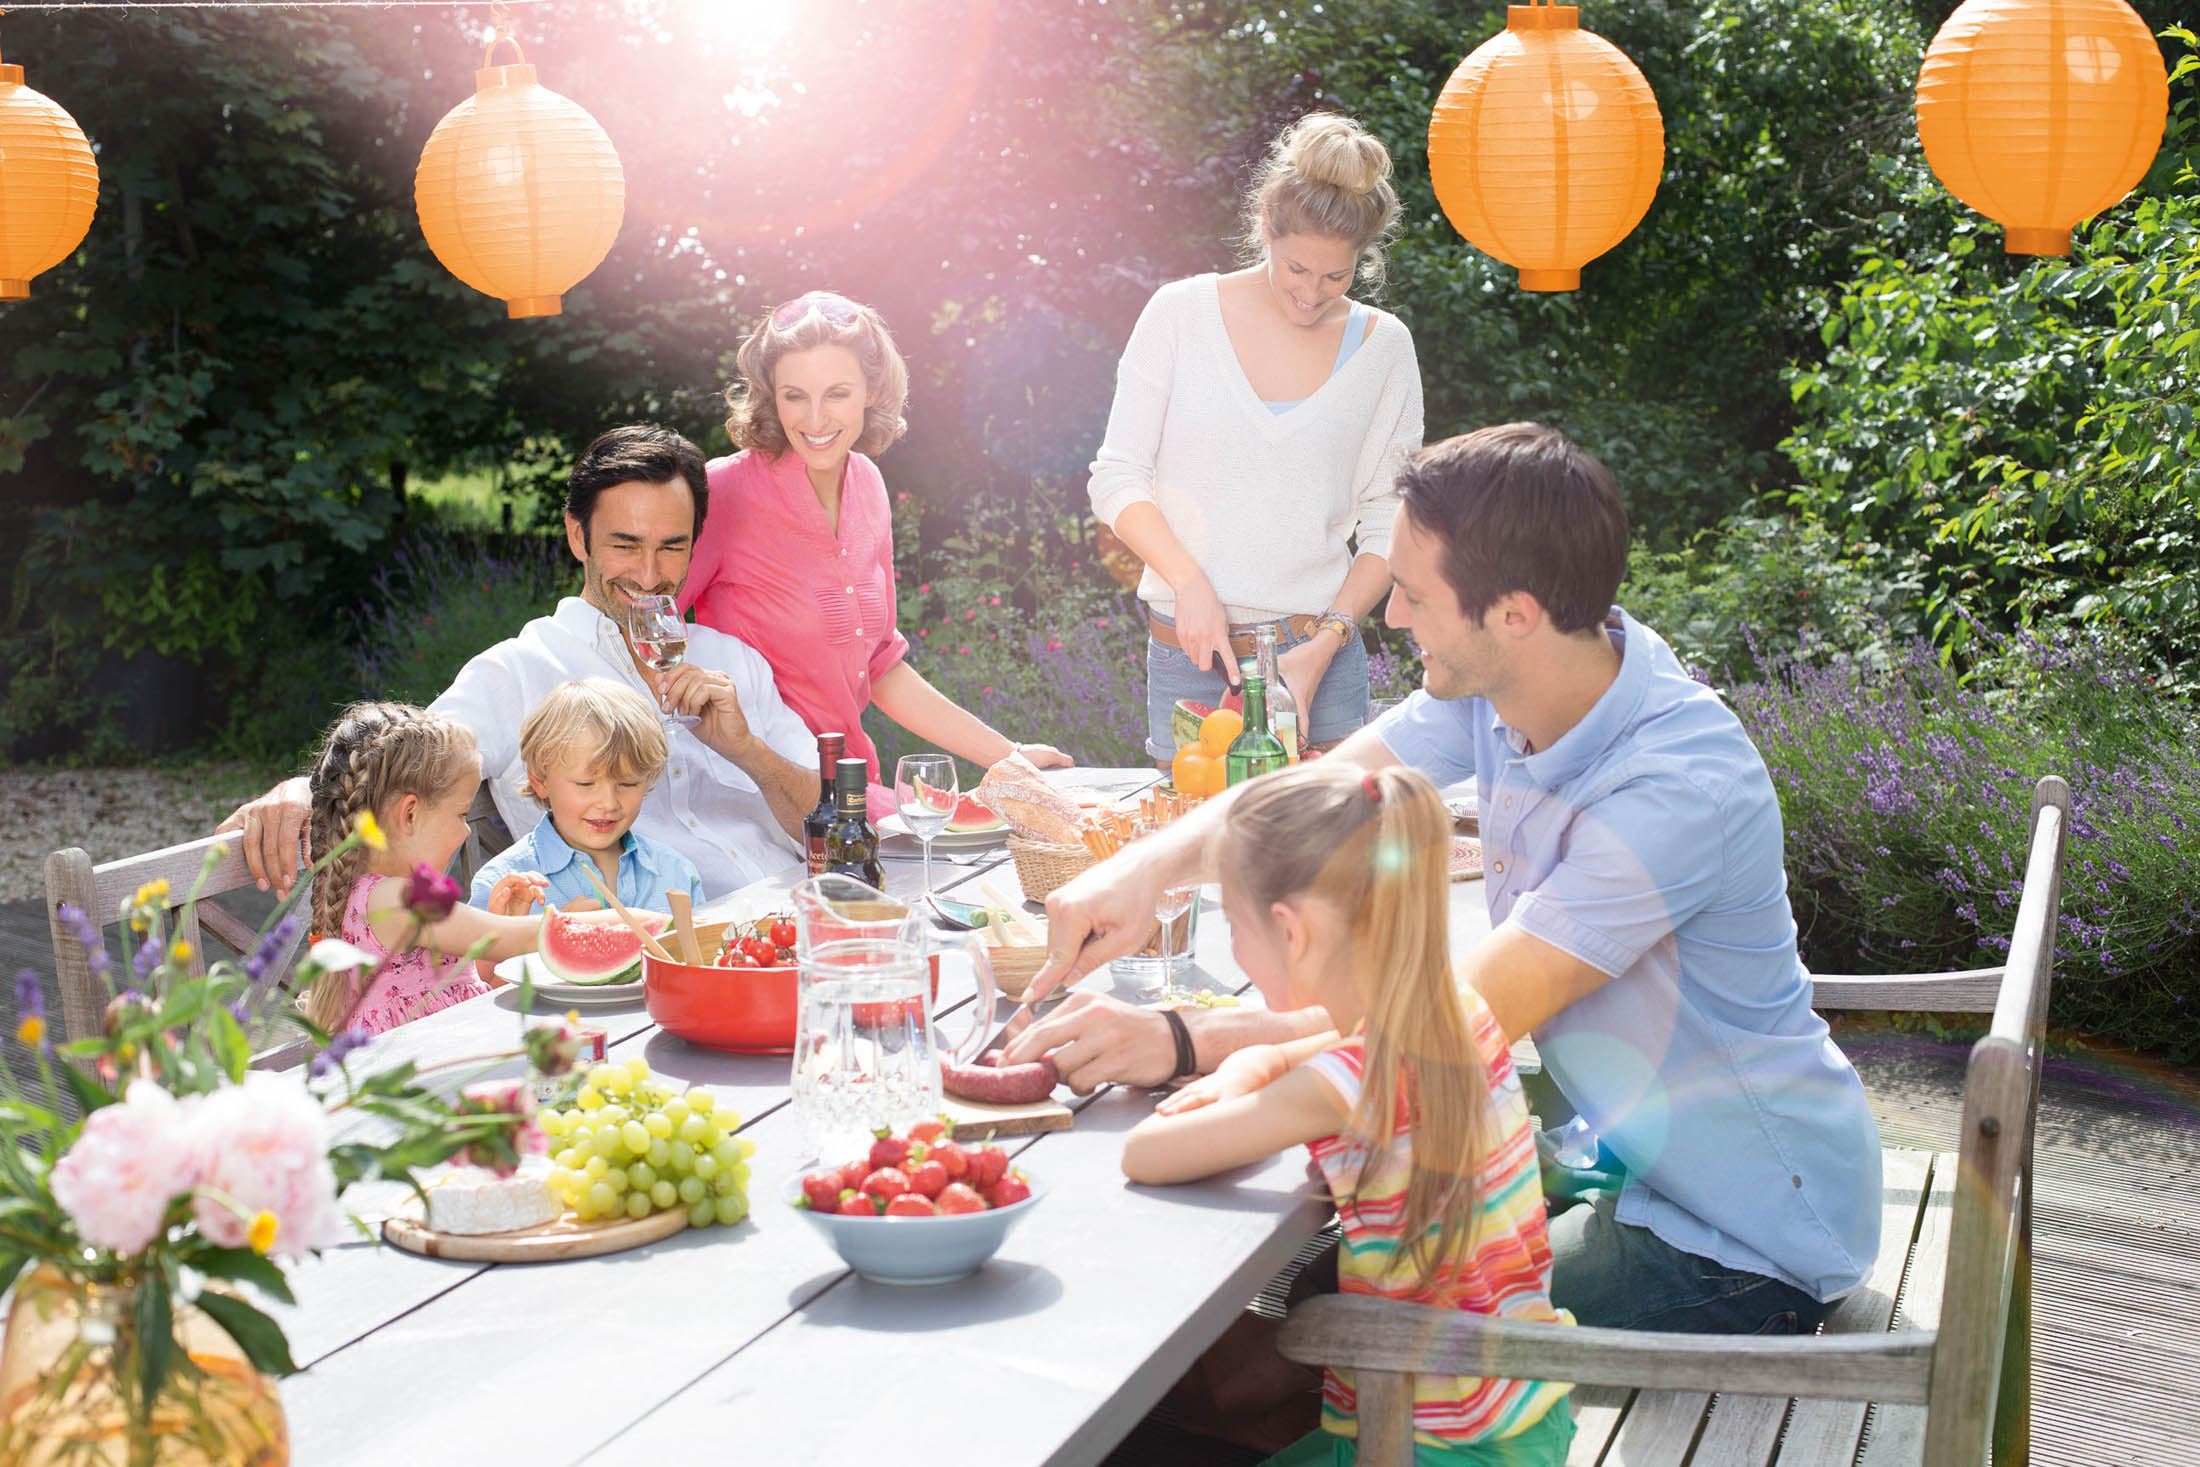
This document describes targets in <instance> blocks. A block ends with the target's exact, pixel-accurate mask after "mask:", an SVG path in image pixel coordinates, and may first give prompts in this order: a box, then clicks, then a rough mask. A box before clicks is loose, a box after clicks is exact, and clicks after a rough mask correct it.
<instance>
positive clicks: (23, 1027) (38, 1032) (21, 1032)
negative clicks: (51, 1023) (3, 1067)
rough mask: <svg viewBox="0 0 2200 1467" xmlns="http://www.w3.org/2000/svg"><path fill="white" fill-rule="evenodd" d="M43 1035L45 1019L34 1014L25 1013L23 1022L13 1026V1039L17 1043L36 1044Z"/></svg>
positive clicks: (44, 1033)
mask: <svg viewBox="0 0 2200 1467" xmlns="http://www.w3.org/2000/svg"><path fill="white" fill-rule="evenodd" d="M45 1037H46V1021H45V1020H44V1019H41V1018H40V1017H38V1015H36V1014H28V1015H26V1016H25V1017H24V1019H23V1022H22V1023H20V1024H18V1025H16V1026H15V1039H16V1042H17V1043H18V1044H36V1043H37V1042H38V1041H39V1040H41V1039H44V1038H45Z"/></svg>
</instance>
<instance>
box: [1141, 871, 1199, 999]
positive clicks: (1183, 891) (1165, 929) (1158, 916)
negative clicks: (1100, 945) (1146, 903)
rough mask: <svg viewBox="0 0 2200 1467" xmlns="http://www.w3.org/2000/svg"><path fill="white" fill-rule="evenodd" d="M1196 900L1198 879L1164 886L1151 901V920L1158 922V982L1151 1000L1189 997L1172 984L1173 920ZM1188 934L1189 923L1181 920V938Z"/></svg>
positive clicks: (1174, 938)
mask: <svg viewBox="0 0 2200 1467" xmlns="http://www.w3.org/2000/svg"><path fill="white" fill-rule="evenodd" d="M1198 900H1199V883H1197V882H1191V883H1187V884H1186V885H1183V886H1170V887H1164V888H1163V889H1162V892H1161V896H1160V898H1159V899H1158V900H1156V901H1155V902H1154V905H1153V915H1154V920H1155V921H1157V922H1159V923H1160V924H1161V983H1160V986H1159V987H1158V988H1156V989H1154V990H1153V992H1152V993H1150V994H1148V995H1147V997H1150V998H1151V999H1153V1001H1154V1002H1155V1003H1182V1002H1184V1001H1185V1000H1186V999H1188V998H1190V997H1191V995H1190V994H1188V993H1186V992H1185V991H1184V990H1183V989H1181V988H1178V987H1177V986H1176V952H1175V942H1176V924H1177V921H1178V919H1179V918H1181V917H1183V916H1184V915H1185V914H1186V913H1188V912H1190V911H1191V909H1192V906H1193V904H1194V903H1196V902H1197V901H1198ZM1191 934H1192V924H1191V923H1189V922H1187V923H1185V924H1184V935H1185V938H1186V939H1187V940H1189V939H1190V937H1191ZM1185 956H1186V957H1190V956H1191V954H1189V953H1186V954H1185Z"/></svg>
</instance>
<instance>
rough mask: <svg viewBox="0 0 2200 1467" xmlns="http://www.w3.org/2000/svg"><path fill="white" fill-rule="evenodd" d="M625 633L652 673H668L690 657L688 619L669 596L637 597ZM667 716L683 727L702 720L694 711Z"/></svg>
mask: <svg viewBox="0 0 2200 1467" xmlns="http://www.w3.org/2000/svg"><path fill="white" fill-rule="evenodd" d="M626 635H627V640H629V641H631V642H632V643H633V644H634V655H635V656H637V657H639V658H641V659H642V661H643V662H645V663H646V664H648V666H649V668H650V670H651V671H653V672H669V671H671V670H672V669H673V668H675V667H678V666H679V665H680V664H681V663H682V662H683V661H685V660H686V659H687V649H688V629H687V622H686V620H685V619H684V618H682V617H681V615H680V605H679V603H678V602H676V601H674V600H673V599H672V598H671V597H670V596H637V597H635V598H634V600H633V601H632V602H631V603H629V604H628V606H627V612H626ZM668 716H669V717H670V718H671V719H672V721H673V722H674V723H677V724H679V725H680V726H681V727H683V728H693V727H695V725H696V724H698V723H701V722H702V720H701V719H700V718H697V717H696V716H695V715H694V714H692V713H674V714H670V715H668Z"/></svg>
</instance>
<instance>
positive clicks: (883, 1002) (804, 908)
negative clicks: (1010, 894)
mask: <svg viewBox="0 0 2200 1467" xmlns="http://www.w3.org/2000/svg"><path fill="white" fill-rule="evenodd" d="M794 908H795V927H796V932H797V942H796V945H795V963H796V967H797V970H798V973H799V977H798V979H797V982H798V984H799V987H800V995H801V1004H800V1009H799V1014H798V1017H797V1019H796V1026H795V1039H794V1076H793V1085H794V1112H795V1119H796V1122H797V1124H798V1125H800V1127H801V1129H802V1140H803V1145H804V1146H805V1147H806V1148H807V1149H808V1151H809V1152H810V1153H811V1154H812V1155H814V1156H816V1157H818V1158H819V1159H820V1160H824V1161H847V1160H852V1159H854V1158H855V1157H858V1156H860V1155H862V1154H863V1152H864V1151H865V1150H866V1149H868V1148H869V1146H870V1144H871V1142H872V1140H873V1138H874V1133H875V1132H876V1131H877V1130H878V1129H879V1128H880V1127H881V1126H884V1127H887V1128H889V1129H891V1130H894V1131H900V1130H902V1129H903V1128H905V1127H907V1126H910V1125H913V1124H914V1123H916V1122H918V1121H921V1120H926V1119H928V1118H930V1117H932V1116H934V1115H937V1114H938V1113H939V1110H940V1104H941V1101H940V1061H941V1059H942V1058H943V1057H944V1058H946V1059H948V1060H951V1061H953V1062H955V1063H967V1062H968V1060H969V1059H970V1058H971V1057H973V1056H974V1055H975V1054H976V1051H977V1049H978V1047H979V1046H980V1045H982V1044H983V1043H984V1042H985V1039H986V1035H987V1032H988V1031H989V1030H990V1029H991V1028H992V1024H991V1022H990V1021H991V1020H992V1017H993V965H992V963H991V962H990V961H989V960H988V958H987V956H986V950H985V943H984V940H983V939H982V938H980V937H979V936H978V935H977V934H976V933H971V932H943V931H940V930H938V929H936V928H934V927H933V926H932V924H931V923H930V922H928V921H926V920H925V918H924V916H923V914H922V913H921V912H919V911H918V910H917V909H916V908H914V907H912V906H910V905H909V904H908V903H906V902H902V901H897V900H896V899H894V898H892V897H890V896H888V895H886V893H884V892H882V891H880V890H878V889H877V888H876V887H873V886H868V885H866V884H864V883H863V882H860V881H857V880H855V879H853V878H851V877H847V876H814V877H812V878H810V879H809V880H808V881H805V882H803V883H802V884H801V885H800V886H797V887H796V888H795V889H794ZM958 949H959V950H961V951H963V952H965V953H967V954H968V955H969V958H970V964H971V967H972V969H973V971H974V972H975V975H976V977H977V982H978V1001H977V1003H976V1005H975V1006H974V1007H973V1008H972V1009H971V1018H970V1032H969V1033H968V1034H967V1035H965V1036H964V1037H963V1039H962V1041H961V1043H960V1044H958V1045H956V1046H954V1047H953V1048H951V1049H950V1048H947V1047H946V1045H945V1040H944V1036H942V1035H941V1034H940V1033H939V1031H938V1030H937V1029H936V1028H935V1027H934V1025H933V1022H932V998H933V988H934V986H935V985H934V982H933V975H934V973H935V971H936V968H937V961H936V960H937V959H938V957H939V956H940V955H941V954H942V953H945V952H948V951H953V950H958Z"/></svg>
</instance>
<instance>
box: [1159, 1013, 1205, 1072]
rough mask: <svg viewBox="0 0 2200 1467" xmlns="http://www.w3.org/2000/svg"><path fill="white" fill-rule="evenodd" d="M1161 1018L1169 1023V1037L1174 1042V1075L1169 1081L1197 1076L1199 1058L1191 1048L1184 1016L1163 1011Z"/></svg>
mask: <svg viewBox="0 0 2200 1467" xmlns="http://www.w3.org/2000/svg"><path fill="white" fill-rule="evenodd" d="M1161 1017H1162V1018H1164V1019H1167V1020H1168V1021H1169V1037H1170V1038H1171V1039H1174V1040H1175V1041H1176V1073H1175V1074H1173V1075H1171V1076H1170V1077H1169V1079H1170V1080H1171V1081H1172V1082H1173V1081H1177V1080H1181V1079H1183V1078H1184V1077H1185V1076H1187V1075H1196V1074H1198V1073H1199V1056H1198V1054H1197V1052H1195V1051H1194V1050H1193V1048H1192V1031H1191V1030H1190V1029H1189V1028H1187V1027H1186V1026H1185V1023H1184V1016H1183V1015H1182V1014H1180V1013H1178V1012H1177V1011H1176V1010H1175V1009H1163V1010H1162V1011H1161Z"/></svg>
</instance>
